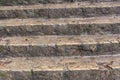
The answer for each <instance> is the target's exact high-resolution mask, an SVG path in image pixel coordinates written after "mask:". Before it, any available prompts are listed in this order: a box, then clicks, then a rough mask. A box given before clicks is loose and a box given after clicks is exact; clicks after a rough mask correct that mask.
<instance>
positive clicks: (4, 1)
mask: <svg viewBox="0 0 120 80" xmlns="http://www.w3.org/2000/svg"><path fill="white" fill-rule="evenodd" d="M81 1H87V2H111V1H119V0H9V1H8V0H0V5H7V6H9V5H28V4H39V3H42V4H47V3H52V4H55V3H64V2H69V3H71V2H81Z"/></svg>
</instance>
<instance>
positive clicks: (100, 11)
mask: <svg viewBox="0 0 120 80" xmlns="http://www.w3.org/2000/svg"><path fill="white" fill-rule="evenodd" d="M119 10H120V7H112V8H109V7H105V8H70V9H67V8H62V9H37V10H36V9H35V10H1V11H0V19H7V18H46V19H50V18H70V17H99V16H111V15H119V14H120V11H119Z"/></svg>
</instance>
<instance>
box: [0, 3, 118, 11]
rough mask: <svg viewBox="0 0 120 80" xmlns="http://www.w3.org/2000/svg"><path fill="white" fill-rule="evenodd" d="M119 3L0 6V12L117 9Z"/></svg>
mask: <svg viewBox="0 0 120 80" xmlns="http://www.w3.org/2000/svg"><path fill="white" fill-rule="evenodd" d="M119 6H120V2H101V3H87V2H79V3H78V2H76V3H63V4H39V5H38V4H37V5H24V6H0V10H27V9H60V8H88V7H89V8H94V7H96V8H99V7H119Z"/></svg>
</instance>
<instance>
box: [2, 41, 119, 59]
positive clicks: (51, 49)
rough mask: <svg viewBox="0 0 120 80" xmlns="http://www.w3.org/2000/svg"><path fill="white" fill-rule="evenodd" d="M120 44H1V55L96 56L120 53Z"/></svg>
mask: <svg viewBox="0 0 120 80" xmlns="http://www.w3.org/2000/svg"><path fill="white" fill-rule="evenodd" d="M119 51H120V44H117V43H116V44H115V43H114V44H96V45H92V44H91V45H87V44H86V45H71V46H70V45H63V46H62V45H61V46H57V45H56V46H0V57H1V58H3V57H8V56H9V57H38V56H39V57H45V56H95V55H114V54H119Z"/></svg>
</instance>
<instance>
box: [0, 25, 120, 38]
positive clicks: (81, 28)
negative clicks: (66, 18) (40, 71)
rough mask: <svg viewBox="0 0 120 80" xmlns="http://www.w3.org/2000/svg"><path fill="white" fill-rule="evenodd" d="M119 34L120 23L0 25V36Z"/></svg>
mask: <svg viewBox="0 0 120 80" xmlns="http://www.w3.org/2000/svg"><path fill="white" fill-rule="evenodd" d="M104 34H120V24H119V23H118V24H73V25H72V24H68V25H36V26H14V27H13V26H7V27H5V26H1V27H0V37H7V36H34V35H104Z"/></svg>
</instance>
